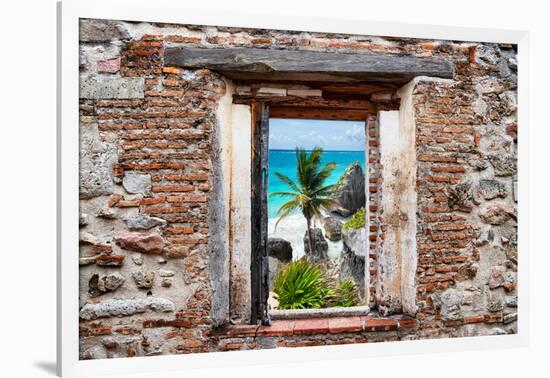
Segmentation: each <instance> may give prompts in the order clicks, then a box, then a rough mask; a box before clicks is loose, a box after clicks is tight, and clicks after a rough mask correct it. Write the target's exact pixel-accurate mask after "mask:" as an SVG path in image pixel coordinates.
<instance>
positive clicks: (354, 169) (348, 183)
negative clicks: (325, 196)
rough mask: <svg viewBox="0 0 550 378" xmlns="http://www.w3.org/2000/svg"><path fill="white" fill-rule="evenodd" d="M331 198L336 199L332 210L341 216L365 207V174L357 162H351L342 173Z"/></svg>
mask: <svg viewBox="0 0 550 378" xmlns="http://www.w3.org/2000/svg"><path fill="white" fill-rule="evenodd" d="M333 198H334V200H335V201H336V206H335V207H334V209H333V211H334V212H336V213H338V214H340V215H343V216H348V215H351V214H353V213H355V212H356V211H357V210H359V209H360V208H362V207H365V203H366V195H365V175H364V173H363V168H361V165H360V164H359V163H357V162H356V163H353V164H351V165H350V166H349V167H348V168H347V169H346V171H345V172H344V173H343V174H342V176H341V177H340V179H339V180H338V184H337V191H336V193H335V195H334V197H333Z"/></svg>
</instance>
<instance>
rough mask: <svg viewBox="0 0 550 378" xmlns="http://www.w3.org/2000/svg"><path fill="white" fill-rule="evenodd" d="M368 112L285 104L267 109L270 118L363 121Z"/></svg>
mask: <svg viewBox="0 0 550 378" xmlns="http://www.w3.org/2000/svg"><path fill="white" fill-rule="evenodd" d="M370 114H373V111H368V110H357V109H328V108H312V107H285V106H273V107H270V109H269V116H270V117H271V118H305V119H325V120H347V121H364V120H366V119H367V117H368V116H369V115H370Z"/></svg>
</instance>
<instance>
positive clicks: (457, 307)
mask: <svg viewBox="0 0 550 378" xmlns="http://www.w3.org/2000/svg"><path fill="white" fill-rule="evenodd" d="M463 296H464V294H463V293H462V292H461V291H459V290H456V289H447V290H446V291H444V292H443V293H441V295H440V296H439V302H440V306H441V318H442V319H449V320H457V319H461V318H462V316H463V315H462V311H461V306H462V301H463V299H464V297H463Z"/></svg>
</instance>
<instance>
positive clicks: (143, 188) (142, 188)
mask: <svg viewBox="0 0 550 378" xmlns="http://www.w3.org/2000/svg"><path fill="white" fill-rule="evenodd" d="M122 186H123V187H124V189H125V190H126V191H127V192H128V193H131V194H142V195H144V196H149V195H151V187H152V184H151V175H145V174H139V173H127V174H126V175H124V177H123V178H122Z"/></svg>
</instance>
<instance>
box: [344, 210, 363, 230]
mask: <svg viewBox="0 0 550 378" xmlns="http://www.w3.org/2000/svg"><path fill="white" fill-rule="evenodd" d="M365 216H366V212H365V208H364V207H362V208H360V209H359V210H357V211H356V212H355V214H353V216H352V217H351V219H350V220H348V221H347V222H346V223H344V229H345V230H349V229H350V228H362V227H365Z"/></svg>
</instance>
